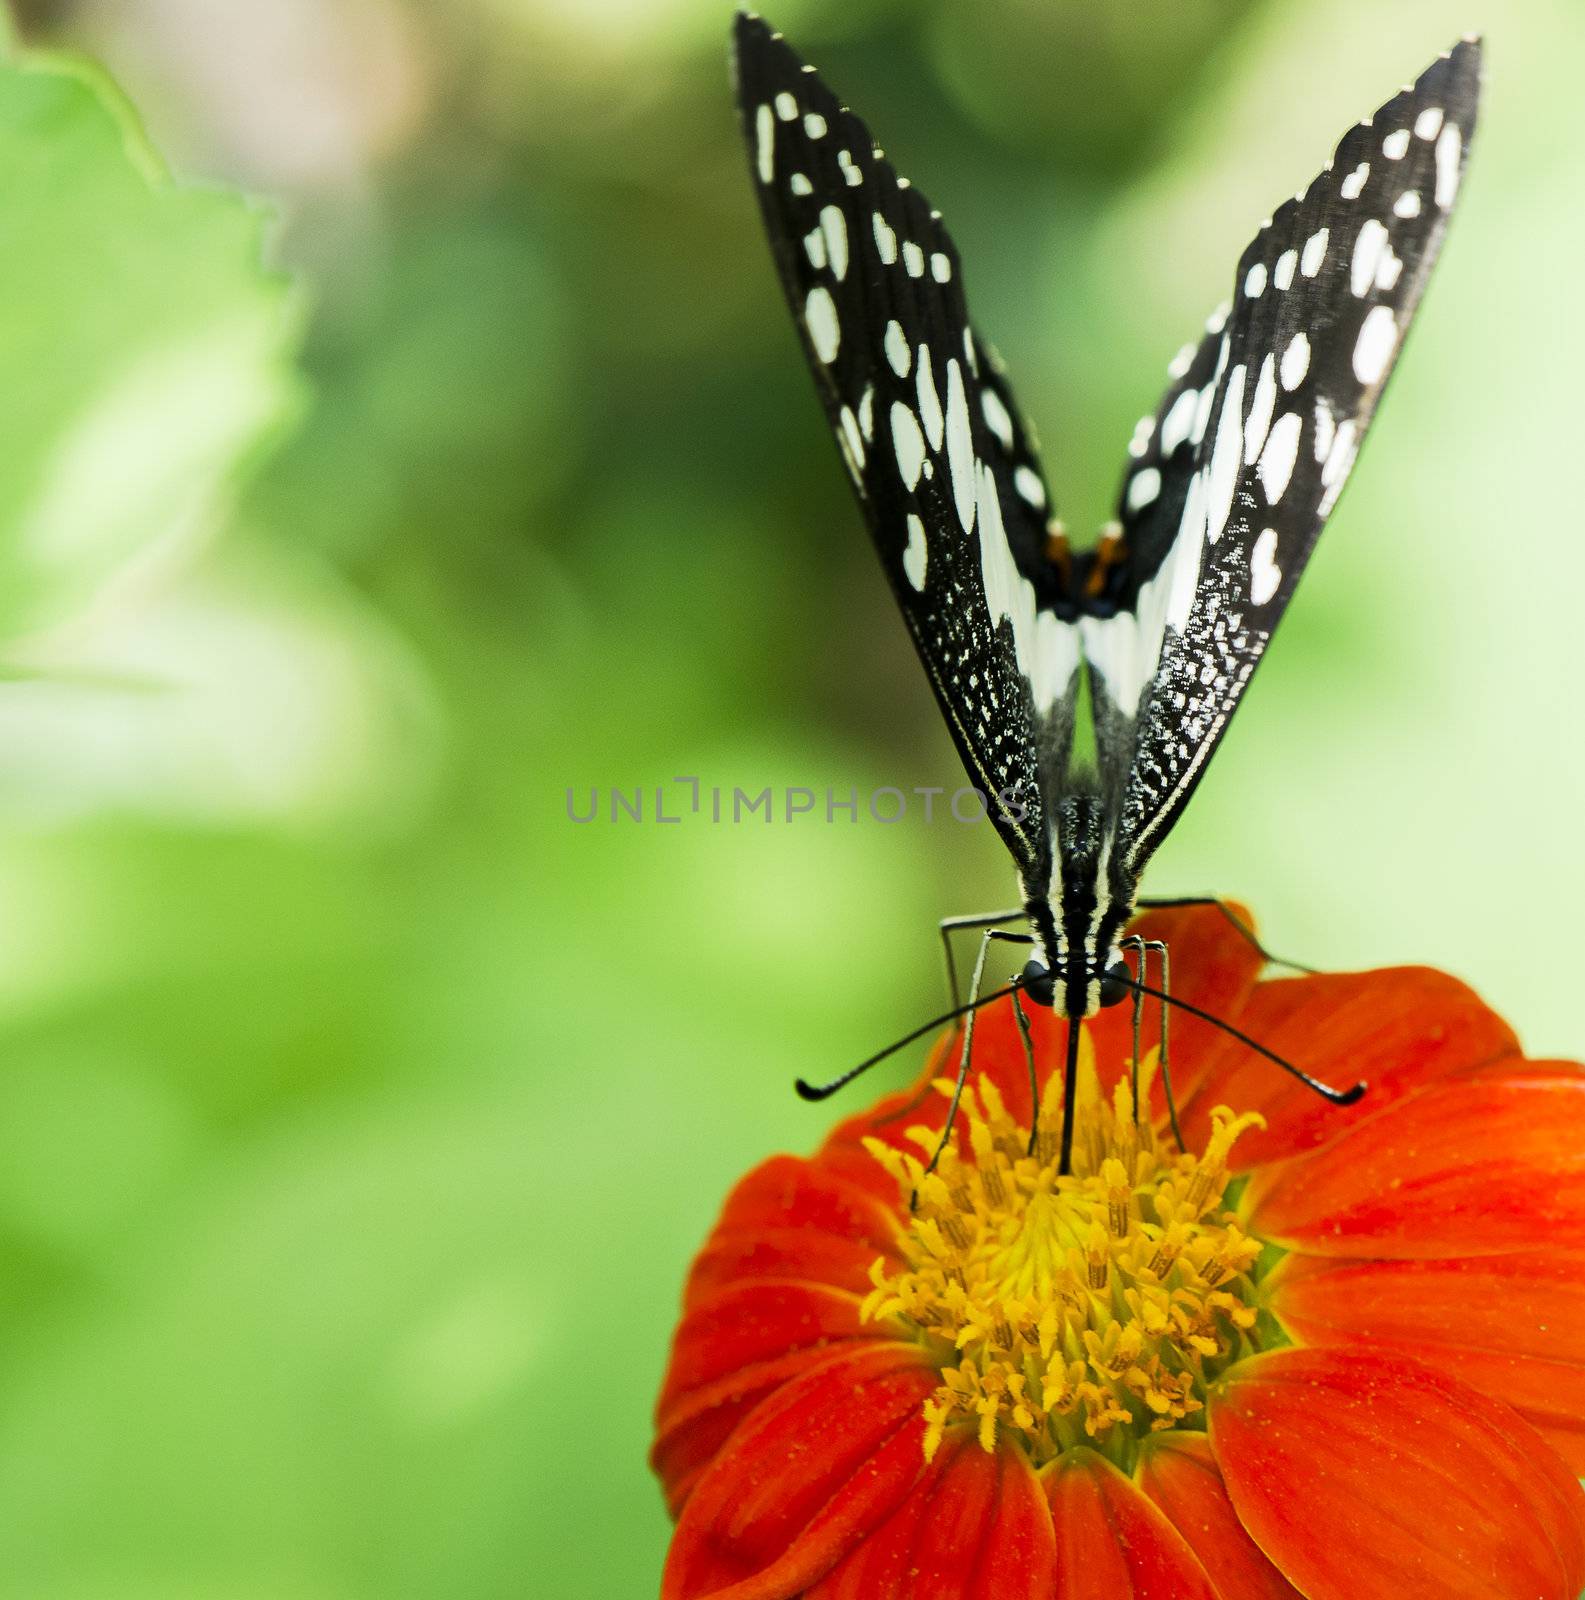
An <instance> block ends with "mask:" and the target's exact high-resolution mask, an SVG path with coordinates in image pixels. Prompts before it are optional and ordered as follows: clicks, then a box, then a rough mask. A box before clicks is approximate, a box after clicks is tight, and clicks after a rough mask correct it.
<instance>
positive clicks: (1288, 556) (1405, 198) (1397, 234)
mask: <svg viewBox="0 0 1585 1600" xmlns="http://www.w3.org/2000/svg"><path fill="white" fill-rule="evenodd" d="M1479 88H1480V47H1479V44H1478V43H1477V42H1476V41H1474V40H1465V41H1463V42H1462V43H1460V44H1459V45H1457V46H1455V48H1454V49H1453V50H1452V51H1450V52H1449V53H1448V54H1447V55H1445V56H1443V57H1441V58H1440V59H1438V60H1437V61H1436V62H1434V63H1433V64H1432V65H1431V66H1430V67H1429V68H1428V69H1427V70H1426V72H1425V73H1424V74H1422V76H1421V77H1420V79H1419V80H1418V81H1417V82H1416V83H1415V84H1414V85H1413V86H1412V87H1410V88H1407V89H1405V90H1403V91H1402V92H1401V93H1400V94H1398V95H1397V96H1395V97H1394V98H1393V99H1392V100H1390V101H1388V102H1387V104H1386V105H1385V106H1383V107H1382V108H1381V110H1380V111H1379V112H1377V114H1376V115H1375V117H1373V118H1371V119H1370V120H1369V121H1367V122H1364V123H1361V124H1359V125H1358V126H1356V127H1355V128H1353V129H1351V130H1350V131H1349V132H1348V133H1347V134H1346V135H1345V136H1344V138H1343V140H1342V142H1341V143H1340V144H1339V145H1338V147H1337V151H1336V153H1335V155H1334V156H1333V159H1332V162H1331V164H1330V165H1329V166H1328V168H1327V170H1326V171H1325V172H1323V173H1322V174H1321V176H1320V177H1319V178H1317V179H1316V180H1315V182H1314V183H1312V184H1311V185H1310V186H1309V188H1307V189H1306V190H1304V191H1303V192H1302V193H1301V194H1299V195H1297V196H1295V197H1294V198H1293V199H1291V200H1288V201H1286V202H1284V204H1283V205H1281V206H1280V207H1279V208H1278V209H1277V211H1276V213H1275V215H1274V216H1273V218H1272V219H1271V221H1270V222H1269V223H1267V224H1266V225H1265V226H1264V227H1263V228H1262V229H1261V230H1260V232H1259V234H1258V235H1257V236H1256V238H1255V239H1254V241H1253V242H1252V243H1251V244H1250V246H1249V248H1248V249H1247V250H1245V252H1244V254H1243V256H1242V258H1241V259H1240V261H1239V265H1238V270H1237V273H1236V276H1235V281H1234V286H1233V297H1232V301H1231V309H1230V312H1227V313H1226V314H1225V322H1224V321H1223V315H1224V314H1223V313H1218V315H1217V316H1216V317H1213V319H1212V321H1211V323H1210V324H1209V325H1208V332H1207V334H1206V337H1205V338H1204V339H1203V340H1202V341H1201V342H1200V343H1199V345H1198V347H1197V348H1196V349H1195V350H1194V351H1193V352H1192V354H1189V355H1187V357H1186V358H1184V357H1180V361H1184V360H1186V365H1185V368H1184V371H1183V372H1182V374H1181V375H1178V376H1176V378H1175V382H1174V384H1173V386H1172V387H1171V388H1169V390H1168V393H1167V395H1166V397H1165V398H1164V399H1163V402H1162V404H1161V407H1160V408H1159V409H1158V411H1157V413H1156V417H1155V419H1154V423H1153V425H1152V426H1151V427H1150V430H1149V433H1148V436H1145V430H1144V426H1143V425H1142V427H1141V434H1140V435H1138V436H1136V449H1137V450H1138V454H1137V455H1136V456H1135V458H1134V459H1133V460H1132V461H1131V462H1130V464H1129V467H1128V469H1127V471H1126V473H1125V476H1124V481H1123V487H1122V492H1121V505H1120V514H1121V517H1122V519H1123V522H1124V527H1125V545H1126V548H1127V556H1126V559H1125V562H1124V567H1125V571H1126V578H1125V580H1124V581H1123V583H1122V584H1121V585H1120V592H1121V594H1122V595H1123V599H1124V601H1125V604H1124V608H1123V609H1122V610H1120V611H1119V613H1118V616H1117V617H1116V618H1112V619H1098V620H1096V621H1093V622H1092V621H1088V620H1087V621H1086V625H1085V648H1086V654H1087V656H1088V658H1089V660H1090V662H1091V666H1092V678H1093V679H1098V680H1099V681H1098V683H1097V688H1096V698H1097V718H1098V732H1100V733H1101V734H1102V737H1103V743H1104V738H1105V730H1106V728H1107V727H1108V714H1110V719H1111V720H1110V724H1109V725H1110V728H1111V730H1112V738H1113V747H1112V749H1111V750H1109V751H1103V765H1105V764H1106V763H1107V762H1108V761H1110V763H1111V764H1112V765H1113V767H1114V768H1118V769H1121V768H1126V771H1127V777H1126V780H1125V781H1124V785H1123V789H1122V792H1121V793H1120V794H1119V795H1117V797H1116V800H1115V802H1114V803H1115V804H1116V806H1117V809H1118V817H1117V851H1116V853H1117V857H1118V859H1119V861H1120V863H1121V864H1122V865H1123V866H1124V867H1125V869H1126V870H1127V872H1128V873H1129V875H1130V876H1131V877H1133V878H1135V879H1137V877H1138V874H1139V872H1140V870H1141V869H1142V868H1143V866H1144V862H1145V860H1146V858H1147V857H1148V855H1149V853H1150V851H1151V850H1152V849H1153V848H1154V847H1155V845H1156V844H1157V843H1158V842H1159V841H1160V839H1161V837H1162V836H1163V835H1164V834H1165V832H1166V831H1167V829H1168V828H1170V827H1171V825H1172V823H1173V822H1174V821H1175V820H1176V818H1177V816H1178V814H1179V812H1180V811H1181V810H1182V807H1183V805H1184V804H1185V803H1186V801H1187V800H1188V797H1189V795H1190V794H1191V793H1192V791H1193V788H1194V786H1195V784H1196V783H1197V782H1198V780H1199V776H1200V774H1201V772H1202V771H1203V769H1204V765H1205V762H1206V761H1207V760H1208V758H1209V757H1210V755H1211V753H1212V751H1213V750H1214V749H1215V747H1216V744H1217V742H1218V741H1219V740H1220V738H1221V735H1222V733H1223V732H1224V730H1225V729H1226V726H1227V723H1228V720H1229V718H1230V717H1231V716H1232V714H1233V711H1234V709H1235V708H1236V706H1237V704H1238V700H1239V697H1240V696H1241V695H1242V693H1243V690H1244V686H1245V684H1246V683H1247V682H1248V681H1249V677H1250V674H1251V673H1252V672H1253V671H1254V669H1255V666H1256V664H1257V663H1258V662H1259V660H1260V657H1261V655H1262V654H1263V652H1264V651H1265V648H1266V645H1267V643H1268V641H1269V640H1270V637H1271V633H1272V630H1273V629H1274V628H1275V627H1276V625H1277V621H1278V619H1279V618H1280V617H1281V615H1282V613H1283V611H1284V610H1285V608H1286V607H1287V604H1288V601H1289V599H1290V598H1291V596H1292V594H1293V589H1294V585H1295V584H1296V583H1297V582H1298V579H1299V575H1300V573H1301V572H1302V571H1303V569H1304V565H1305V563H1306V561H1307V560H1308V559H1309V555H1310V552H1311V550H1312V549H1313V548H1314V545H1315V541H1316V538H1317V536H1318V535H1319V534H1320V531H1321V528H1322V526H1323V524H1324V523H1325V521H1326V519H1327V517H1328V516H1329V515H1330V513H1331V511H1332V508H1333V507H1334V505H1335V504H1336V503H1337V498H1338V495H1339V494H1340V492H1341V491H1342V488H1343V484H1344V482H1345V481H1346V479H1347V477H1348V474H1349V471H1350V469H1351V468H1352V466H1353V463H1354V459H1355V457H1356V455H1357V453H1358V450H1359V446H1360V441H1361V440H1362V438H1363V436H1364V433H1365V430H1366V428H1367V427H1368V426H1369V424H1370V421H1371V418H1372V416H1373V414H1374V412H1375V409H1376V403H1377V401H1378V399H1379V397H1380V395H1381V391H1382V388H1383V386H1384V385H1385V383H1386V381H1387V378H1388V376H1389V375H1390V373H1391V371H1392V367H1393V364H1394V362H1395V361H1396V360H1397V356H1398V352H1399V350H1400V349H1401V347H1402V344H1403V338H1404V334H1405V331H1406V330H1407V328H1408V324H1409V321H1410V319H1411V318H1412V317H1413V315H1414V311H1415V309H1416V307H1417V306H1418V304H1419V301H1420V297H1421V294H1422V292H1423V290H1424V288H1425V283H1426V279H1427V277H1428V276H1429V274H1430V271H1431V268H1432V265H1433V264H1434V262H1435V260H1436V256H1437V252H1438V250H1439V248H1440V246H1441V242H1442V238H1443V234H1444V233H1445V231H1446V227H1447V221H1448V217H1449V215H1450V213H1451V209H1452V206H1453V203H1454V201H1455V199H1456V197H1457V194H1458V188H1459V182H1460V178H1461V176H1462V172H1463V167H1464V162H1465V159H1466V156H1467V153H1468V149H1469V142H1470V138H1471V135H1472V134H1473V131H1474V125H1475V113H1476V103H1477V100H1478V97H1479ZM1141 445H1142V446H1143V448H1139V447H1140V446H1141ZM1120 735H1121V736H1122V737H1124V738H1126V740H1127V747H1126V750H1127V753H1126V757H1125V756H1123V755H1122V753H1121V751H1119V749H1118V748H1117V745H1116V740H1117V738H1118V737H1119V736H1120Z"/></svg>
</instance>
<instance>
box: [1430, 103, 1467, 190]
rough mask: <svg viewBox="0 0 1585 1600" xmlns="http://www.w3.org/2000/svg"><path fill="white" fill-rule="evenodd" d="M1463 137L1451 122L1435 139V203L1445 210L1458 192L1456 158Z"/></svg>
mask: <svg viewBox="0 0 1585 1600" xmlns="http://www.w3.org/2000/svg"><path fill="white" fill-rule="evenodd" d="M1463 143H1464V141H1463V137H1462V136H1461V135H1460V133H1459V131H1458V128H1457V127H1456V126H1455V125H1454V124H1453V123H1451V122H1450V123H1448V125H1447V126H1446V127H1445V128H1443V130H1442V133H1441V136H1440V137H1439V138H1438V139H1437V141H1436V203H1437V204H1438V205H1439V206H1441V208H1442V209H1443V210H1444V211H1446V210H1447V208H1448V207H1449V206H1450V205H1452V204H1453V197H1454V195H1456V194H1457V193H1458V158H1459V152H1460V150H1461V149H1462V148H1463Z"/></svg>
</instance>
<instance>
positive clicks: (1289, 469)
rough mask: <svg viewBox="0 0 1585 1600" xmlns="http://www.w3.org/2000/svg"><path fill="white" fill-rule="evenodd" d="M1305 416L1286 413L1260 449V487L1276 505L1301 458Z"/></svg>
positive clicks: (1285, 490) (1267, 499)
mask: <svg viewBox="0 0 1585 1600" xmlns="http://www.w3.org/2000/svg"><path fill="white" fill-rule="evenodd" d="M1302 426H1303V419H1302V418H1301V417H1300V416H1299V413H1298V412H1297V411H1287V412H1284V413H1283V415H1282V416H1280V417H1278V418H1277V420H1276V422H1275V423H1274V424H1273V425H1272V429H1271V437H1270V438H1268V439H1267V440H1266V448H1265V449H1264V450H1263V451H1262V452H1261V456H1260V466H1259V468H1258V469H1257V470H1258V471H1259V473H1260V483H1261V487H1262V488H1263V489H1265V491H1266V503H1267V504H1268V505H1276V503H1277V502H1278V501H1279V500H1280V499H1282V497H1283V495H1284V494H1286V493H1287V492H1288V482H1289V480H1290V479H1291V478H1292V477H1293V464H1294V462H1295V461H1297V460H1298V459H1299V433H1300V430H1301V428H1302Z"/></svg>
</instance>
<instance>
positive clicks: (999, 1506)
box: [808, 1432, 1055, 1600]
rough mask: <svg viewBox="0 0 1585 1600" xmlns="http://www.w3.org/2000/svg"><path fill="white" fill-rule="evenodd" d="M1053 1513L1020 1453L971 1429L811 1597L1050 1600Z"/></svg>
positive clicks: (947, 1446) (946, 1445)
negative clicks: (989, 1444)
mask: <svg viewBox="0 0 1585 1600" xmlns="http://www.w3.org/2000/svg"><path fill="white" fill-rule="evenodd" d="M1054 1574H1055V1562H1054V1555H1053V1538H1052V1529H1051V1512H1050V1509H1049V1507H1048V1506H1047V1504H1046V1498H1045V1495H1044V1494H1043V1493H1042V1492H1041V1489H1040V1485H1039V1482H1038V1481H1037V1480H1036V1478H1035V1475H1034V1473H1033V1472H1032V1471H1031V1470H1030V1467H1029V1463H1028V1462H1027V1461H1026V1460H1025V1459H1024V1457H1023V1455H1022V1454H1021V1453H1020V1452H1019V1451H1017V1450H1014V1449H1012V1448H1010V1447H1004V1448H1002V1449H999V1450H996V1451H994V1452H987V1451H984V1450H982V1449H980V1447H979V1443H978V1441H977V1440H976V1439H975V1438H974V1436H973V1435H972V1433H964V1432H960V1433H958V1435H957V1437H956V1438H953V1437H952V1436H951V1435H949V1436H948V1438H947V1439H946V1440H945V1441H944V1442H943V1444H942V1446H941V1450H940V1452H939V1453H938V1455H937V1456H936V1459H935V1462H934V1464H933V1467H932V1469H931V1470H930V1471H929V1472H927V1473H926V1474H925V1475H924V1476H923V1477H921V1479H920V1480H919V1482H918V1483H916V1484H915V1486H914V1487H913V1489H912V1490H910V1491H909V1494H908V1496H907V1498H906V1499H905V1500H904V1501H903V1503H902V1504H901V1505H900V1506H898V1508H897V1509H896V1510H895V1511H894V1512H893V1513H892V1514H891V1516H890V1517H888V1518H887V1519H886V1521H885V1523H883V1524H882V1525H881V1527H879V1528H878V1529H877V1530H876V1531H875V1532H874V1533H873V1534H872V1535H870V1537H869V1538H867V1539H866V1540H865V1541H864V1542H863V1543H862V1544H861V1545H859V1546H858V1548H857V1549H855V1550H854V1551H853V1552H852V1553H851V1554H850V1555H849V1556H847V1557H846V1558H845V1559H844V1560H843V1561H842V1562H840V1563H839V1564H838V1565H837V1566H836V1567H835V1568H833V1569H832V1571H831V1572H829V1573H828V1574H827V1575H826V1576H825V1577H824V1578H823V1579H821V1580H820V1582H819V1583H817V1584H816V1585H815V1586H814V1587H813V1588H812V1589H810V1590H809V1592H808V1600H1008V1597H1010V1596H1016V1597H1017V1600H1054V1595H1055V1590H1054V1582H1055V1577H1054Z"/></svg>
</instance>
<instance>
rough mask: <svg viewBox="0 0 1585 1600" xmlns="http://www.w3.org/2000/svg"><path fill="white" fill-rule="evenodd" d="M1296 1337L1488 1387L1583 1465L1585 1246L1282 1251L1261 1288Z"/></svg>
mask: <svg viewBox="0 0 1585 1600" xmlns="http://www.w3.org/2000/svg"><path fill="white" fill-rule="evenodd" d="M1263 1288H1264V1290H1265V1293H1266V1295H1267V1297H1268V1298H1267V1304H1268V1305H1269V1306H1270V1307H1271V1309H1272V1310H1273V1311H1274V1312H1275V1313H1276V1315H1277V1317H1278V1318H1279V1319H1280V1320H1281V1322H1282V1324H1283V1326H1284V1327H1286V1328H1287V1330H1288V1332H1289V1333H1290V1334H1291V1335H1292V1336H1293V1337H1294V1338H1295V1339H1297V1340H1298V1341H1299V1342H1300V1343H1302V1344H1310V1345H1322V1344H1328V1345H1345V1346H1346V1345H1355V1346H1357V1345H1359V1344H1361V1343H1370V1344H1379V1345H1383V1346H1386V1347H1388V1348H1391V1349H1393V1350H1395V1351H1396V1352H1397V1353H1399V1354H1401V1355H1407V1356H1411V1357H1414V1358H1415V1359H1417V1360H1419V1361H1423V1362H1424V1363H1425V1364H1426V1365H1427V1366H1430V1367H1435V1368H1436V1369H1437V1370H1438V1371H1439V1372H1446V1373H1450V1374H1451V1375H1452V1376H1453V1377H1455V1378H1458V1379H1461V1380H1462V1381H1463V1382H1465V1383H1467V1384H1469V1385H1470V1387H1471V1388H1475V1389H1479V1390H1480V1391H1481V1392H1482V1393H1483V1394H1490V1395H1498V1396H1500V1397H1501V1398H1502V1399H1503V1400H1504V1401H1506V1402H1507V1404H1509V1405H1511V1406H1512V1407H1513V1408H1514V1410H1515V1411H1517V1412H1518V1413H1519V1415H1520V1416H1522V1417H1523V1418H1524V1419H1525V1420H1526V1421H1527V1422H1529V1423H1530V1425H1531V1426H1532V1427H1534V1428H1535V1429H1536V1431H1537V1432H1538V1433H1540V1434H1541V1436H1542V1437H1543V1438H1544V1439H1545V1440H1546V1441H1547V1443H1548V1444H1550V1445H1551V1446H1552V1448H1553V1449H1554V1450H1556V1451H1557V1453H1558V1454H1559V1455H1560V1456H1562V1458H1563V1459H1564V1460H1565V1461H1566V1462H1568V1464H1569V1466H1570V1467H1572V1468H1573V1469H1574V1471H1575V1472H1576V1473H1585V1251H1579V1250H1573V1251H1570V1250H1545V1251H1535V1252H1533V1253H1529V1254H1525V1255H1511V1256H1478V1257H1475V1258H1473V1259H1467V1260H1466V1259H1463V1258H1455V1259H1452V1260H1447V1261H1349V1260H1342V1261H1327V1260H1321V1259H1319V1258H1317V1257H1314V1256H1298V1255H1295V1256H1289V1257H1288V1258H1287V1259H1286V1260H1285V1261H1284V1262H1283V1263H1282V1265H1281V1266H1280V1267H1279V1268H1278V1269H1277V1271H1276V1272H1275V1273H1273V1274H1272V1275H1271V1276H1270V1277H1269V1278H1268V1279H1266V1281H1265V1284H1264V1285H1263Z"/></svg>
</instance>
